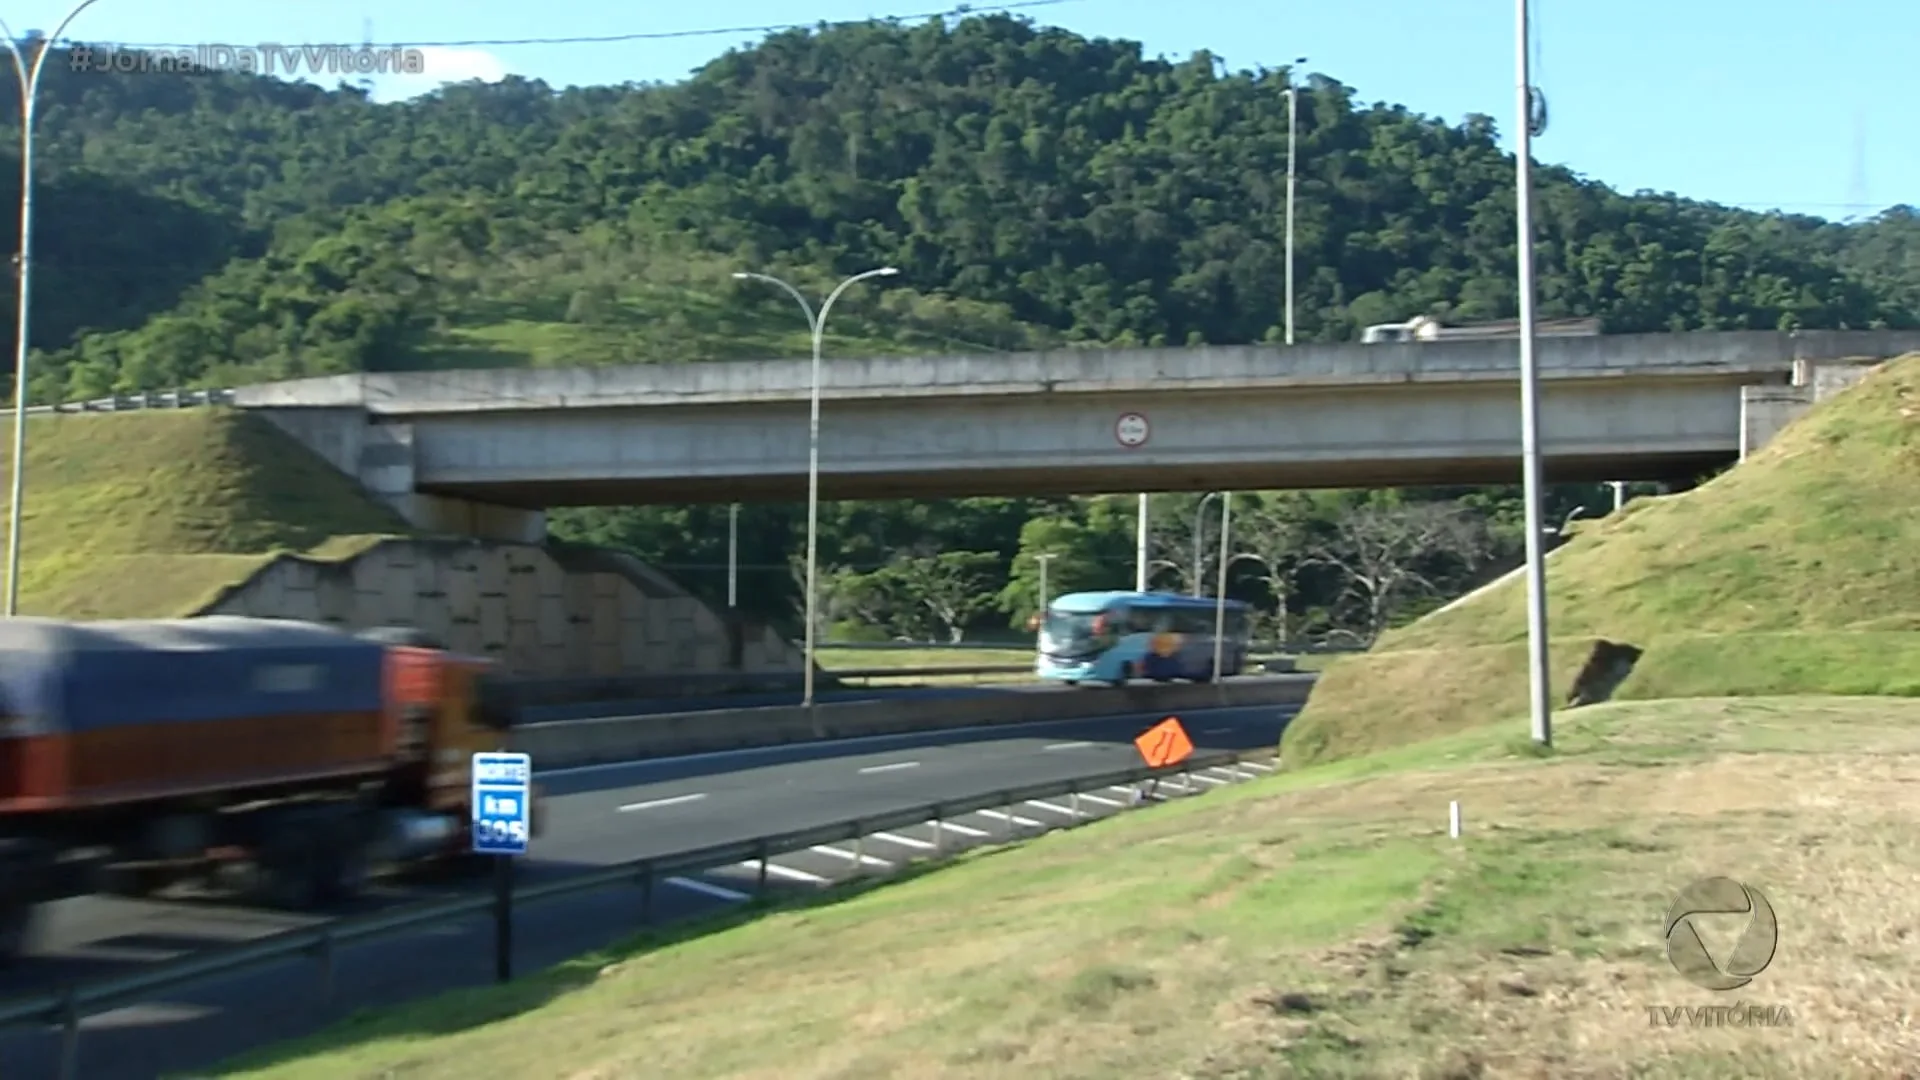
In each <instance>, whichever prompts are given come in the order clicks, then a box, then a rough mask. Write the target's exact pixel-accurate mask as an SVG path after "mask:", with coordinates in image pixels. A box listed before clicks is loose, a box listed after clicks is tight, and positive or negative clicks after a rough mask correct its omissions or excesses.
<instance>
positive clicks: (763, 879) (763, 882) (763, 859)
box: [754, 840, 768, 894]
mask: <svg viewBox="0 0 1920 1080" xmlns="http://www.w3.org/2000/svg"><path fill="white" fill-rule="evenodd" d="M759 851H760V881H759V883H758V884H757V885H755V886H754V891H756V892H759V893H763V894H764V893H765V892H766V891H767V858H768V855H767V842H766V841H765V840H762V841H760V847H759Z"/></svg>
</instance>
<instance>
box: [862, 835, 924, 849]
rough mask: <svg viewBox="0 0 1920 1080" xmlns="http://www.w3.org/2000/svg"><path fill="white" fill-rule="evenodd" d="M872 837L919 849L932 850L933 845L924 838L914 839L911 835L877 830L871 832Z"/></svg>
mask: <svg viewBox="0 0 1920 1080" xmlns="http://www.w3.org/2000/svg"><path fill="white" fill-rule="evenodd" d="M873 838H874V839H875V840H885V841H886V842H887V843H889V844H899V845H900V846H901V847H910V848H915V849H917V850H920V851H932V850H933V845H932V844H929V843H927V842H926V841H925V840H915V839H914V838H913V837H911V836H901V835H900V834H898V833H890V832H877V833H874V834H873Z"/></svg>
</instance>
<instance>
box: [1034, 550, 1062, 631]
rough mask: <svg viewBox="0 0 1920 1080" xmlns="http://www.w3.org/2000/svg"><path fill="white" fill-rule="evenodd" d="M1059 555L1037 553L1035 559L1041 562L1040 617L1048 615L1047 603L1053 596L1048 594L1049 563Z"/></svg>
mask: <svg viewBox="0 0 1920 1080" xmlns="http://www.w3.org/2000/svg"><path fill="white" fill-rule="evenodd" d="M1058 557H1059V556H1057V555H1035V556H1034V557H1033V561H1034V562H1037V563H1039V564H1040V617H1041V618H1042V619H1044V618H1046V617H1047V604H1048V602H1049V601H1051V600H1052V599H1053V598H1052V597H1051V596H1049V595H1047V564H1048V563H1050V562H1052V561H1053V560H1054V559H1056V558H1058Z"/></svg>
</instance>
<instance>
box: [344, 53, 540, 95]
mask: <svg viewBox="0 0 1920 1080" xmlns="http://www.w3.org/2000/svg"><path fill="white" fill-rule="evenodd" d="M420 53H421V56H420V66H421V68H422V69H424V70H422V71H421V73H420V74H418V75H410V74H409V75H401V74H393V75H376V76H374V79H373V96H374V100H376V101H404V100H406V99H407V98H411V97H418V96H420V95H421V94H430V93H432V92H433V91H435V90H438V89H440V87H441V86H443V85H445V84H447V83H457V82H466V81H467V80H469V79H479V80H480V81H481V82H499V81H500V80H501V79H504V78H506V77H507V74H508V72H507V65H506V64H505V63H503V62H502V61H501V59H500V58H499V57H497V56H495V55H493V54H492V53H490V52H488V51H486V50H485V49H453V48H447V47H444V46H439V45H427V46H423V47H422V48H421V49H420Z"/></svg>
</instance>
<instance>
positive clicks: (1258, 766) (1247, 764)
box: [1240, 761, 1273, 772]
mask: <svg viewBox="0 0 1920 1080" xmlns="http://www.w3.org/2000/svg"><path fill="white" fill-rule="evenodd" d="M1240 767H1241V768H1243V769H1252V770H1254V771H1255V772H1272V771H1273V766H1271V765H1268V764H1266V763H1265V762H1261V761H1243V762H1241V763H1240Z"/></svg>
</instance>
